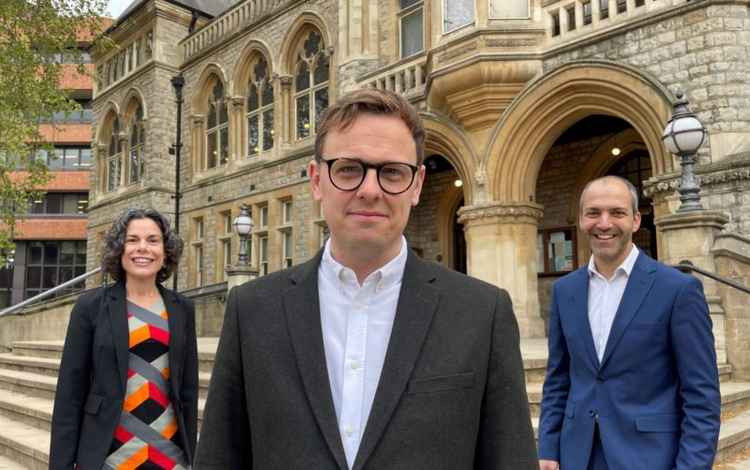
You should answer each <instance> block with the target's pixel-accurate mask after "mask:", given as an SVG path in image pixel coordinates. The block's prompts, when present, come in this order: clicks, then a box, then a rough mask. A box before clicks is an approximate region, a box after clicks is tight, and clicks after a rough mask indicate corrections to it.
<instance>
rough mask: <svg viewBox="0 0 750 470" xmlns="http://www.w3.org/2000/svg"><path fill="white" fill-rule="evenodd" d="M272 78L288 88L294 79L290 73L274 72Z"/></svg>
mask: <svg viewBox="0 0 750 470" xmlns="http://www.w3.org/2000/svg"><path fill="white" fill-rule="evenodd" d="M272 78H273V79H274V80H278V81H279V83H280V84H281V86H282V87H284V88H289V87H291V86H292V81H293V80H294V77H293V76H291V75H281V74H278V73H274V74H273V77H272Z"/></svg>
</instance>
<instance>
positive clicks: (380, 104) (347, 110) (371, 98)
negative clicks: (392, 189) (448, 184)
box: [315, 88, 424, 166]
mask: <svg viewBox="0 0 750 470" xmlns="http://www.w3.org/2000/svg"><path fill="white" fill-rule="evenodd" d="M362 114H375V115H385V116H395V117H398V118H400V119H401V120H402V121H403V122H404V124H406V127H407V128H408V129H409V132H411V135H412V138H413V139H414V146H415V147H416V148H417V166H421V165H422V162H423V161H424V127H422V118H420V117H419V114H418V113H417V110H416V109H414V106H412V105H411V103H409V101H407V100H406V98H404V97H403V96H401V95H399V94H396V93H394V92H392V91H387V90H378V89H376V88H365V89H362V90H356V91H353V92H351V93H348V94H346V95H344V96H342V97H341V98H339V99H338V100H337V101H336V102H335V103H334V104H333V106H331V107H330V108H328V109H327V110H326V112H325V113H324V114H323V117H322V118H321V120H320V124H319V125H318V132H317V135H316V136H315V160H316V161H318V162H319V161H320V160H321V158H322V156H323V145H324V144H325V139H326V136H327V135H328V133H329V132H330V131H331V129H336V130H345V129H347V128H349V127H350V126H351V125H352V124H354V121H355V120H356V119H357V117H359V116H360V115H362Z"/></svg>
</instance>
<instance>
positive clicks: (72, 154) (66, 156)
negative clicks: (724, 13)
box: [63, 148, 80, 169]
mask: <svg viewBox="0 0 750 470" xmlns="http://www.w3.org/2000/svg"><path fill="white" fill-rule="evenodd" d="M79 151H80V150H79V149H78V148H66V149H63V167H64V168H68V169H75V168H77V167H78V154H79Z"/></svg>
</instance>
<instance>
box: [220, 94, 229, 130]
mask: <svg viewBox="0 0 750 470" xmlns="http://www.w3.org/2000/svg"><path fill="white" fill-rule="evenodd" d="M217 106H218V107H219V123H220V124H224V123H225V122H227V121H228V120H229V115H228V114H227V103H226V102H225V101H224V99H222V100H221V102H220V103H218V104H217Z"/></svg>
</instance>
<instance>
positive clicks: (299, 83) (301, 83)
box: [295, 60, 310, 91]
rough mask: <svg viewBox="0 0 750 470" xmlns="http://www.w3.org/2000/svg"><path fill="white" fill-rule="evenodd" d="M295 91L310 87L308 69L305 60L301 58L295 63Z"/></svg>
mask: <svg viewBox="0 0 750 470" xmlns="http://www.w3.org/2000/svg"><path fill="white" fill-rule="evenodd" d="M295 86H296V88H297V91H302V90H307V89H308V88H310V69H309V68H308V67H307V62H305V61H304V60H301V61H300V62H299V64H298V65H297V78H296V81H295Z"/></svg>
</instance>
